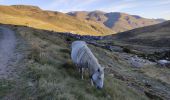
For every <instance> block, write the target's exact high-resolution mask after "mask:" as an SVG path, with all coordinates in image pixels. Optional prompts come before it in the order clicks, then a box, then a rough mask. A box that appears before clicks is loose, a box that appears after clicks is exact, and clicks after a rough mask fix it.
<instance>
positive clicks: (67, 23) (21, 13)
mask: <svg viewBox="0 0 170 100" xmlns="http://www.w3.org/2000/svg"><path fill="white" fill-rule="evenodd" d="M0 16H1V17H0V23H3V24H14V25H25V26H29V27H34V28H38V29H46V30H53V31H56V32H71V33H73V34H81V35H94V36H97V35H108V34H113V33H115V32H113V31H112V30H110V29H109V28H107V27H105V26H103V25H100V24H98V23H96V22H92V21H86V20H79V19H77V18H74V17H72V16H69V15H67V14H64V13H61V12H54V11H45V10H42V9H40V8H38V7H36V6H26V5H13V6H0Z"/></svg>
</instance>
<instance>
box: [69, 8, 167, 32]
mask: <svg viewBox="0 0 170 100" xmlns="http://www.w3.org/2000/svg"><path fill="white" fill-rule="evenodd" d="M68 14H69V15H71V16H75V17H77V18H79V19H86V20H89V21H94V22H97V23H99V24H102V25H104V26H106V27H108V28H110V29H112V30H113V31H115V32H123V31H127V30H131V29H134V28H139V27H144V26H149V25H153V24H157V23H160V22H163V21H164V20H156V19H147V18H142V17H140V16H136V15H129V14H126V13H119V12H111V13H106V12H102V11H92V12H87V11H77V12H76V11H75V12H70V13H68Z"/></svg>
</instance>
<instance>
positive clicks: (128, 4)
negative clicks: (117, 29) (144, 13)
mask: <svg viewBox="0 0 170 100" xmlns="http://www.w3.org/2000/svg"><path fill="white" fill-rule="evenodd" d="M130 1H132V0H130ZM137 6H139V5H138V4H137V3H134V2H129V0H128V2H127V1H126V2H122V3H118V4H114V5H111V6H110V7H104V8H100V10H103V11H107V12H113V11H122V10H124V9H130V8H135V7H137Z"/></svg>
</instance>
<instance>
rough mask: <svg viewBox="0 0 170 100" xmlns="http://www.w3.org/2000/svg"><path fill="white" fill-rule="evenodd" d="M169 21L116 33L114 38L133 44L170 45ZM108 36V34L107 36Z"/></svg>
mask: <svg viewBox="0 0 170 100" xmlns="http://www.w3.org/2000/svg"><path fill="white" fill-rule="evenodd" d="M169 27H170V21H166V22H164V23H160V24H157V25H152V26H147V27H143V28H138V29H134V30H131V31H127V32H122V33H118V34H116V35H115V36H113V35H112V36H113V38H114V39H116V40H119V41H125V42H129V43H134V44H142V45H150V46H156V47H158V46H159V47H170V28H169ZM108 37H110V36H108Z"/></svg>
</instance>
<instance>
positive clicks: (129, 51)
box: [123, 47, 131, 53]
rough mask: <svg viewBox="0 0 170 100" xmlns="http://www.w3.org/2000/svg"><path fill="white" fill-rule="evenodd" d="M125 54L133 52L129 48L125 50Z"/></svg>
mask: <svg viewBox="0 0 170 100" xmlns="http://www.w3.org/2000/svg"><path fill="white" fill-rule="evenodd" d="M123 52H126V53H131V50H130V49H129V48H125V47H124V48H123Z"/></svg>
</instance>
